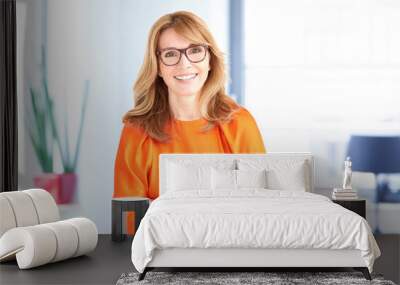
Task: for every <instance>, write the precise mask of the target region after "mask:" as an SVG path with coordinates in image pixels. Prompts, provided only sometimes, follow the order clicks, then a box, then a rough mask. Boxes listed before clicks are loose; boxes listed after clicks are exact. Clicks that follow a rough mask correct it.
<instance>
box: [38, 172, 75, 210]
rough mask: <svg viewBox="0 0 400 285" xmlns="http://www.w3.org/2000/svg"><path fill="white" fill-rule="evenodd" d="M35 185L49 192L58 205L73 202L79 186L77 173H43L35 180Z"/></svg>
mask: <svg viewBox="0 0 400 285" xmlns="http://www.w3.org/2000/svg"><path fill="white" fill-rule="evenodd" d="M34 185H35V187H37V188H42V189H44V190H46V191H48V192H49V193H50V194H51V195H52V196H53V198H54V200H55V201H56V203H57V204H69V203H71V202H72V201H73V198H74V194H75V191H76V185H77V175H76V174H75V173H62V174H58V173H43V174H41V175H38V176H36V177H35V178H34Z"/></svg>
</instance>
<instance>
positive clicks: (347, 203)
mask: <svg viewBox="0 0 400 285" xmlns="http://www.w3.org/2000/svg"><path fill="white" fill-rule="evenodd" d="M332 202H334V203H336V204H339V205H340V206H342V207H344V208H346V209H348V210H350V211H353V212H354V213H356V214H359V215H360V216H361V217H363V218H364V219H365V209H366V201H365V199H355V200H332Z"/></svg>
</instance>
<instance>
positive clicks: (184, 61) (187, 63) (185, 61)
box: [178, 53, 192, 67]
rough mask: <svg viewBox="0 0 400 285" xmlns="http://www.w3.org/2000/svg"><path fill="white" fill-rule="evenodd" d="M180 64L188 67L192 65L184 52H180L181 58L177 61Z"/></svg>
mask: <svg viewBox="0 0 400 285" xmlns="http://www.w3.org/2000/svg"><path fill="white" fill-rule="evenodd" d="M178 64H179V65H180V66H182V67H190V66H192V63H191V62H190V60H189V59H188V58H187V56H186V54H184V53H183V54H182V56H181V60H180V61H179V63H178Z"/></svg>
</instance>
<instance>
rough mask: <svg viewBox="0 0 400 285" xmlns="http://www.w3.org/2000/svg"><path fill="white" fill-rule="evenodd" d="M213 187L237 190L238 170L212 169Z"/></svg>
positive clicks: (215, 188)
mask: <svg viewBox="0 0 400 285" xmlns="http://www.w3.org/2000/svg"><path fill="white" fill-rule="evenodd" d="M211 181H212V189H213V190H218V189H230V190H236V170H233V169H216V168H214V167H213V168H212V169H211Z"/></svg>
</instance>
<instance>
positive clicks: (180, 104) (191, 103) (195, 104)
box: [169, 95, 201, 121]
mask: <svg viewBox="0 0 400 285" xmlns="http://www.w3.org/2000/svg"><path fill="white" fill-rule="evenodd" d="M169 106H170V108H171V111H172V114H173V115H174V117H175V118H176V119H178V120H183V121H189V120H196V119H199V118H201V113H200V106H199V100H198V96H196V95H178V96H176V95H169Z"/></svg>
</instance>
